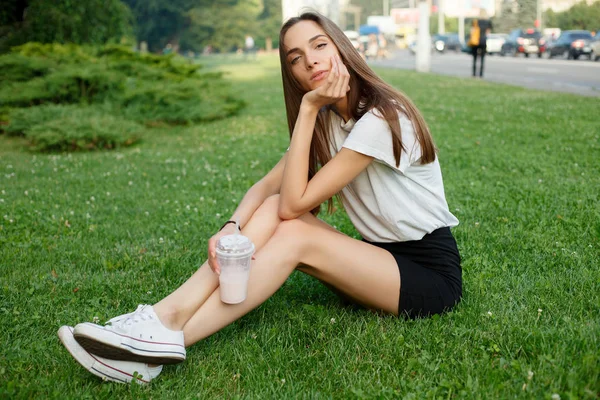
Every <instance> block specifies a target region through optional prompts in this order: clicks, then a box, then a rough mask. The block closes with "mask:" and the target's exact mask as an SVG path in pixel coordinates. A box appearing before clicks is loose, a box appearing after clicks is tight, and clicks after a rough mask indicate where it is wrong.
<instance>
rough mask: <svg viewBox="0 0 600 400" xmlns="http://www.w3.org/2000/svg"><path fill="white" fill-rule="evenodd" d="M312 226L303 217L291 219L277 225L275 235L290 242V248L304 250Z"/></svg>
mask: <svg viewBox="0 0 600 400" xmlns="http://www.w3.org/2000/svg"><path fill="white" fill-rule="evenodd" d="M309 228H310V226H309V225H308V224H307V223H306V222H304V221H302V220H301V219H289V220H285V221H282V222H281V223H279V225H277V229H275V233H274V234H273V237H274V238H276V239H277V240H278V241H281V242H284V243H289V244H290V248H293V249H298V250H300V251H302V249H303V247H304V244H305V242H306V239H307V237H308V235H309V232H308V229H309Z"/></svg>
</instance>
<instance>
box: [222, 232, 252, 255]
mask: <svg viewBox="0 0 600 400" xmlns="http://www.w3.org/2000/svg"><path fill="white" fill-rule="evenodd" d="M217 251H218V252H220V253H225V254H247V253H250V252H253V251H254V244H253V243H252V241H250V239H249V238H247V237H246V236H244V235H240V234H233V235H225V236H223V237H221V239H219V241H218V242H217Z"/></svg>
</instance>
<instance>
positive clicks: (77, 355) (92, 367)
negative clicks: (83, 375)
mask: <svg viewBox="0 0 600 400" xmlns="http://www.w3.org/2000/svg"><path fill="white" fill-rule="evenodd" d="M58 337H59V338H60V341H61V342H62V344H63V345H64V346H65V347H66V348H67V350H69V353H71V355H72V356H73V358H74V359H75V360H76V361H77V362H78V363H79V364H81V365H82V366H83V367H84V368H85V369H87V370H88V371H90V372H91V373H92V374H94V375H96V376H98V377H100V378H102V379H103V380H107V381H112V382H119V383H130V382H131V381H135V382H137V383H139V384H141V385H143V384H146V383H149V382H150V381H151V380H152V379H154V378H156V377H157V376H158V374H160V372H161V371H162V365H159V366H158V367H153V368H150V367H149V366H148V364H142V363H139V362H133V361H118V360H109V359H107V358H102V357H99V356H96V355H94V354H91V353H88V352H87V351H86V350H85V349H84V348H83V347H81V346H80V345H79V343H77V341H76V340H75V338H74V337H73V328H72V327H70V326H61V327H60V329H59V330H58Z"/></svg>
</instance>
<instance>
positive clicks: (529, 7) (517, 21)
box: [492, 0, 537, 32]
mask: <svg viewBox="0 0 600 400" xmlns="http://www.w3.org/2000/svg"><path fill="white" fill-rule="evenodd" d="M536 15H537V0H518V1H517V0H511V1H505V2H503V3H502V12H501V14H500V16H499V17H495V18H493V21H492V22H493V24H494V31H495V32H510V31H511V30H513V29H516V28H532V27H533V26H534V23H535V20H536Z"/></svg>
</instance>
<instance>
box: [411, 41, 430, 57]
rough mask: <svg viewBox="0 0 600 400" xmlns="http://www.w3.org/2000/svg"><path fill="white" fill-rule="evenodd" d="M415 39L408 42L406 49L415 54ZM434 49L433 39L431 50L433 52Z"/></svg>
mask: <svg viewBox="0 0 600 400" xmlns="http://www.w3.org/2000/svg"><path fill="white" fill-rule="evenodd" d="M417 43H418V42H417V40H413V41H412V42H410V44H409V45H408V50H410V52H411V53H412V54H417ZM434 51H435V48H434V44H433V41H432V42H431V52H432V53H433V52H434Z"/></svg>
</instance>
